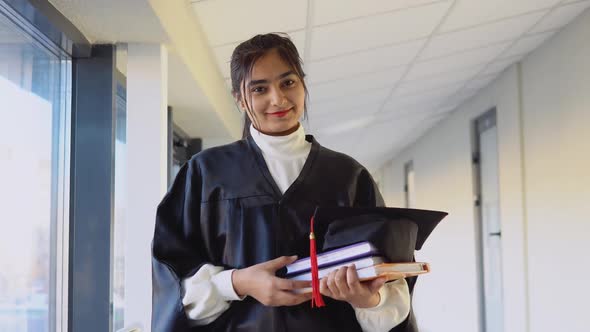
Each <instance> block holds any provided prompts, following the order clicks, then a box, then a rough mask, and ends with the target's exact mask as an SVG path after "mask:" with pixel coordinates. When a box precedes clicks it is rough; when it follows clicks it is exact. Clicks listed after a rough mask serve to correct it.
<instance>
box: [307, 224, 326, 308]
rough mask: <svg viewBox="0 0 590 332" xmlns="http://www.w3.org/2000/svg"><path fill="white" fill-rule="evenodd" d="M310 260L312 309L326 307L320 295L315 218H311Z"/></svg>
mask: <svg viewBox="0 0 590 332" xmlns="http://www.w3.org/2000/svg"><path fill="white" fill-rule="evenodd" d="M309 258H310V260H311V289H312V294H311V307H312V308H313V307H318V308H321V307H324V306H325V305H326V304H325V303H324V299H323V298H322V294H321V293H320V278H319V276H318V256H317V253H316V248H315V234H314V233H313V217H311V230H310V233H309Z"/></svg>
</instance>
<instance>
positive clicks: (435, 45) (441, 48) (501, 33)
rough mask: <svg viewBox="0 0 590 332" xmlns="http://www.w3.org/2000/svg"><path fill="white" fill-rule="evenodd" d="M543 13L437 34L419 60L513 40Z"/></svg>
mask: <svg viewBox="0 0 590 332" xmlns="http://www.w3.org/2000/svg"><path fill="white" fill-rule="evenodd" d="M543 15H544V13H543V12H537V13H532V14H528V15H522V16H519V17H515V18H510V19H506V20H502V21H499V22H494V23H489V24H483V25H479V26H477V27H474V28H469V29H464V30H459V31H454V32H449V33H444V34H440V35H437V36H435V37H434V38H432V39H431V40H430V42H429V43H428V46H426V48H425V49H424V51H423V52H422V53H421V54H420V60H425V59H430V58H436V57H440V56H445V55H449V54H453V53H457V52H460V51H463V50H469V49H475V48H478V47H482V46H487V45H491V44H494V43H498V42H503V41H508V40H514V39H516V38H518V37H520V36H521V35H522V34H524V33H525V32H527V31H528V30H529V29H530V28H531V27H532V26H533V25H534V24H535V23H536V22H537V21H539V19H540V18H541V17H542V16H543Z"/></svg>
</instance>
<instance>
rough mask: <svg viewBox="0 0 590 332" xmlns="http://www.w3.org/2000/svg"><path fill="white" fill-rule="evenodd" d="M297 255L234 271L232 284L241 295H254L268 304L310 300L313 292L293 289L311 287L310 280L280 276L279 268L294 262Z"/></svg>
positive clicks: (297, 302)
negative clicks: (278, 274) (296, 291)
mask: <svg viewBox="0 0 590 332" xmlns="http://www.w3.org/2000/svg"><path fill="white" fill-rule="evenodd" d="M296 259H297V256H282V257H279V258H275V259H273V260H270V261H267V262H264V263H260V264H256V265H253V266H250V267H247V268H245V269H240V270H235V271H234V272H233V273H232V284H233V286H234V290H235V291H236V293H237V294H238V295H239V296H244V295H248V296H252V297H253V298H255V299H256V300H258V302H260V303H262V304H264V305H267V306H273V307H278V306H292V305H297V304H300V303H303V302H305V301H309V300H310V299H311V293H309V292H308V293H307V294H296V293H294V292H293V290H296V289H299V288H305V287H311V282H309V281H295V280H289V279H283V278H278V277H277V276H275V273H276V271H277V270H278V269H280V268H282V267H284V266H286V265H289V264H291V263H293V262H294V261H295V260H296Z"/></svg>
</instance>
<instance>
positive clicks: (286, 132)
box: [252, 122, 300, 136]
mask: <svg viewBox="0 0 590 332" xmlns="http://www.w3.org/2000/svg"><path fill="white" fill-rule="evenodd" d="M252 126H253V127H254V129H256V130H258V131H259V132H260V133H262V134H264V135H268V136H287V135H291V134H292V133H294V132H296V131H297V129H299V126H300V124H299V122H297V124H296V125H295V126H293V128H290V129H287V130H285V131H280V132H273V133H268V132H266V131H262V130H260V129H258V128H256V127H255V126H254V124H252Z"/></svg>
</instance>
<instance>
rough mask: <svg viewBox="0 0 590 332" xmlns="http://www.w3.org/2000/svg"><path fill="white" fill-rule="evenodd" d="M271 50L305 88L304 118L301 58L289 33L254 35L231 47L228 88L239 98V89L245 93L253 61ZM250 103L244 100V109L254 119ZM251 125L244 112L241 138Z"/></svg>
mask: <svg viewBox="0 0 590 332" xmlns="http://www.w3.org/2000/svg"><path fill="white" fill-rule="evenodd" d="M271 50H276V51H277V53H278V55H279V57H280V58H281V59H282V60H283V61H285V62H286V63H287V64H289V65H290V66H291V67H292V68H293V70H294V71H295V74H296V75H297V76H298V77H299V79H300V80H301V83H302V84H303V89H304V91H305V103H304V113H303V114H304V115H303V116H304V118H307V99H308V92H307V86H306V85H305V81H304V80H303V78H304V77H305V73H304V72H303V66H302V62H303V61H302V60H301V57H300V56H299V52H297V48H296V47H295V45H294V44H293V42H292V41H291V39H290V38H289V36H288V35H287V34H284V33H267V34H264V35H256V36H254V37H252V38H250V39H248V40H246V41H245V42H242V43H241V44H240V45H238V46H237V47H236V48H235V49H234V52H233V53H232V55H231V63H230V70H231V88H232V94H233V96H234V97H235V98H236V99H238V100H241V99H242V89H243V90H244V92H245V91H246V80H248V79H250V78H251V76H252V69H253V68H254V64H255V63H256V61H257V60H258V59H260V58H261V57H262V56H264V55H265V54H267V53H268V52H270V51H271ZM251 104H252V99H251V98H250V101H249V102H248V100H246V112H249V113H250V116H252V118H253V119H254V120H256V116H255V114H254V112H253V111H252V109H251V108H250V105H251ZM255 122H256V121H255ZM250 124H251V122H250V118H249V117H248V115H247V114H245V115H244V129H243V131H242V138H246V137H247V136H248V133H249V130H250Z"/></svg>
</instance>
